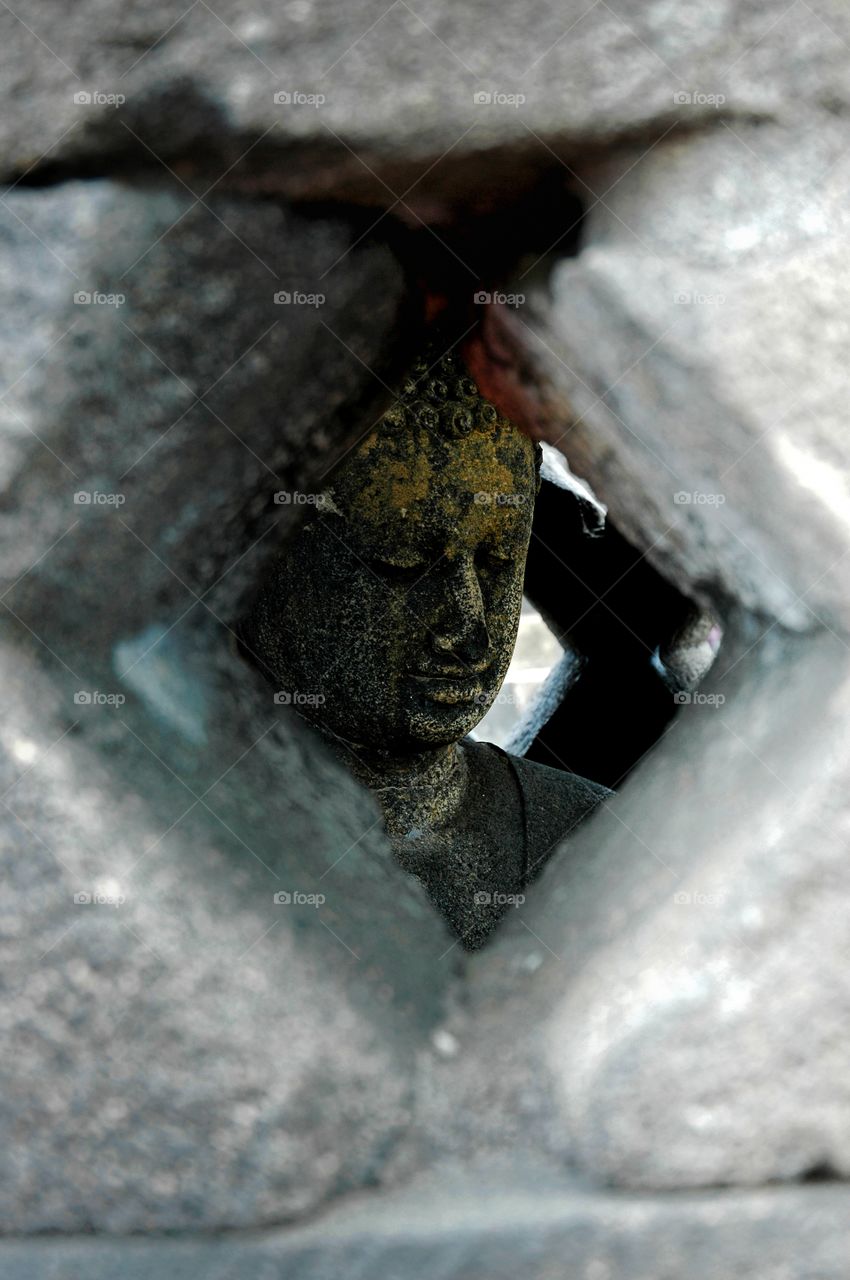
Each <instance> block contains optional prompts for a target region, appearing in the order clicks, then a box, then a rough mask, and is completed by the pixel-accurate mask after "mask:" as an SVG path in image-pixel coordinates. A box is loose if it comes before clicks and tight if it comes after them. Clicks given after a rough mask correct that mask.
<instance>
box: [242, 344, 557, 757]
mask: <svg viewBox="0 0 850 1280" xmlns="http://www.w3.org/2000/svg"><path fill="white" fill-rule="evenodd" d="M538 484H539V459H538V450H537V447H536V446H535V445H534V444H533V443H532V441H531V440H529V439H528V437H527V436H525V435H523V434H522V433H521V432H520V431H519V430H517V428H516V427H514V426H513V424H512V423H510V422H509V421H508V420H507V419H506V418H504V417H502V416H501V415H500V414H499V412H498V410H497V409H496V408H495V406H494V405H492V404H490V403H489V402H488V401H486V400H484V399H483V397H482V396H481V395H480V394H479V392H478V389H477V387H476V386H475V383H474V382H473V381H472V380H471V379H470V378H469V377H468V376H467V375H466V374H465V372H464V371H463V368H462V366H461V365H460V363H459V361H457V359H456V358H455V357H453V356H451V355H449V356H445V357H443V358H442V359H441V360H439V361H438V362H437V363H436V364H434V365H433V366H432V367H431V368H430V369H429V364H428V360H427V359H424V360H422V361H420V362H419V364H418V365H417V366H415V367H414V369H413V370H412V371H411V373H410V375H409V378H408V381H407V382H406V384H405V386H404V388H403V391H402V394H401V396H400V397H399V399H398V401H397V402H396V403H395V404H394V406H393V407H392V408H391V409H390V410H389V411H388V412H387V413H386V414H385V415H384V417H383V418H382V419H381V420H380V421H379V422H378V423H377V425H376V426H375V427H374V429H373V430H372V431H371V432H370V434H369V435H368V436H367V437H366V438H365V439H363V440H362V441H361V442H360V443H359V445H358V446H357V447H356V448H355V449H354V450H353V451H352V452H351V453H350V454H349V455H348V456H347V457H346V458H345V459H344V460H343V462H342V463H341V464H340V465H339V466H338V467H337V469H336V471H335V472H334V474H333V475H332V477H331V480H330V483H329V487H328V488H327V489H326V491H325V492H324V493H323V494H320V495H316V500H315V503H314V504H313V505H312V506H311V507H310V508H309V516H308V517H307V518H306V519H305V522H304V523H303V524H302V525H301V526H300V528H299V529H298V530H297V532H296V533H295V535H294V537H293V538H292V539H291V541H290V542H289V544H288V545H287V547H286V549H285V551H284V552H283V554H282V555H281V556H280V557H279V558H278V560H277V562H276V563H275V565H274V566H273V568H272V570H271V572H270V574H269V577H268V579H267V580H266V581H265V583H264V584H263V587H262V589H261V591H260V594H259V596H258V599H257V601H256V602H255V605H254V608H253V610H252V613H251V615H250V617H249V618H248V620H247V622H246V624H245V626H244V628H243V636H244V640H245V645H246V648H247V650H248V652H249V653H250V655H251V656H252V657H253V659H254V661H257V662H259V663H260V664H261V666H262V668H263V669H264V671H265V673H266V675H267V676H268V677H269V679H270V680H271V682H272V683H273V684H274V685H275V687H276V688H277V689H279V690H282V691H286V692H287V693H288V695H289V697H290V698H291V701H292V703H293V704H294V705H295V706H296V707H297V708H298V709H299V710H301V711H302V713H304V714H306V715H307V717H308V718H309V719H311V720H314V721H315V722H316V723H317V724H318V725H319V726H320V727H322V728H324V729H325V730H327V731H328V732H330V733H331V734H333V735H334V736H336V737H338V738H341V739H342V740H343V741H344V742H346V743H348V744H349V745H350V746H352V747H358V746H359V747H360V748H361V749H363V750H367V751H369V750H370V751H372V752H378V753H385V754H387V755H388V756H395V757H404V756H406V755H412V754H416V753H420V752H422V751H426V750H428V749H429V748H435V747H441V746H445V745H448V744H450V743H453V742H456V741H458V740H459V739H460V738H462V737H464V736H465V735H466V734H467V733H469V731H470V730H471V729H473V728H474V727H475V725H476V724H477V723H478V721H479V720H480V719H481V718H482V716H483V715H484V713H485V712H486V710H487V707H488V706H489V704H490V703H491V702H492V700H493V698H494V697H495V695H496V693H497V692H498V690H499V687H500V686H501V684H502V681H503V679H504V677H505V673H506V671H507V668H508V664H509V662H510V659H511V654H512V652H513V647H514V642H515V640H516V632H517V627H518V624H519V615H520V607H521V604H522V587H523V576H524V569H525V558H526V552H527V549H528V542H529V538H530V535H531V519H532V510H533V505H534V498H535V495H536V491H537V487H538Z"/></svg>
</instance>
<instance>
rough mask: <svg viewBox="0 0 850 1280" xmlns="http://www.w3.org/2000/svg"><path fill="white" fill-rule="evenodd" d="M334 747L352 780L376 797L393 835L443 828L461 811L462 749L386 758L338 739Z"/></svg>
mask: <svg viewBox="0 0 850 1280" xmlns="http://www.w3.org/2000/svg"><path fill="white" fill-rule="evenodd" d="M332 741H333V745H334V748H335V750H336V751H337V753H338V754H339V755H340V756H341V757H342V758H343V760H344V761H345V763H346V764H347V766H348V768H349V769H350V770H351V772H352V773H353V774H354V775H355V777H357V778H358V779H359V780H360V781H361V782H362V783H363V784H364V785H365V786H367V787H368V788H369V789H370V791H374V793H375V795H376V797H377V799H378V801H379V803H380V805H381V808H382V809H383V811H384V817H385V819H386V823H387V829H388V831H389V832H390V834H391V835H403V834H406V833H407V832H409V831H410V830H411V829H414V828H415V829H421V830H422V831H423V832H424V831H427V830H429V829H432V828H435V827H440V826H443V825H445V824H446V823H447V822H450V821H451V819H452V818H453V817H454V815H455V814H456V813H457V812H458V810H459V809H460V808H461V806H462V804H463V801H464V795H465V790H466V783H467V765H466V757H465V754H464V749H463V746H462V744H461V743H459V742H454V743H451V744H450V745H449V746H446V747H435V748H433V749H429V750H427V751H421V752H416V753H414V754H410V755H405V756H398V755H393V756H390V755H388V754H385V753H382V752H379V751H375V750H369V749H366V748H361V747H360V746H359V745H355V744H351V743H347V742H343V740H342V739H341V738H334V739H333V740H332Z"/></svg>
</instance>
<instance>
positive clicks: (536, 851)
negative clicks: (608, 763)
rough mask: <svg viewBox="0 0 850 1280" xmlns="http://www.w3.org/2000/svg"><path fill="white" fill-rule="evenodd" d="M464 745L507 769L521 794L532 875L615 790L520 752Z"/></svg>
mask: <svg viewBox="0 0 850 1280" xmlns="http://www.w3.org/2000/svg"><path fill="white" fill-rule="evenodd" d="M464 746H466V747H467V748H470V747H471V748H472V750H473V752H474V754H476V755H477V756H478V758H479V761H481V762H482V763H483V760H484V758H486V757H489V760H490V762H491V768H494V769H500V768H501V769H504V768H509V769H510V772H511V773H512V775H513V777H514V779H515V781H516V785H517V787H518V789H519V792H520V795H521V797H522V807H523V811H524V820H525V832H526V843H527V856H528V866H529V870H530V872H531V875H532V877H533V875H534V874H535V873H536V871H537V870H539V869H540V868H541V867H542V865H543V863H544V862H545V861H546V859H547V858H548V857H549V855H550V854H551V853H553V852H554V851H555V848H556V847H557V845H558V844H560V842H561V841H562V840H565V839H566V838H567V837H568V836H569V835H570V834H571V833H572V831H573V830H574V829H575V828H576V827H578V825H579V823H581V822H583V821H584V820H585V818H587V817H589V815H590V814H591V813H592V812H593V810H594V809H596V808H597V806H598V805H600V804H602V803H603V802H604V801H605V800H609V799H611V798H612V797H613V795H614V794H615V793H614V792H613V791H611V790H610V788H608V787H604V786H602V784H601V783H599V782H591V781H590V780H589V779H588V778H582V777H580V776H579V774H577V773H567V772H566V771H565V770H562V769H552V768H550V767H549V765H546V764H538V763H537V762H536V761H535V760H526V759H524V758H523V757H522V756H515V755H510V754H509V753H508V752H507V751H503V750H502V749H501V747H496V746H494V745H493V744H492V743H489V742H473V741H472V740H471V739H469V738H467V739H465V741H464ZM497 760H498V761H499V763H498V764H497Z"/></svg>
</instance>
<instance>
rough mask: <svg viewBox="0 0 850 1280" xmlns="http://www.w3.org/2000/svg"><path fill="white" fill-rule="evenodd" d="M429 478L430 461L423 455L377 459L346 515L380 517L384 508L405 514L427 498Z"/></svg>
mask: <svg viewBox="0 0 850 1280" xmlns="http://www.w3.org/2000/svg"><path fill="white" fill-rule="evenodd" d="M433 475H434V472H433V467H432V465H431V459H430V458H429V457H428V454H427V453H425V452H422V453H418V454H414V455H413V456H412V457H409V458H407V459H406V460H402V459H398V458H381V459H380V460H378V461H377V462H376V464H375V466H374V469H373V470H372V472H371V474H370V475H369V479H368V481H367V482H366V483H365V484H364V485H363V486H362V488H361V489H359V491H358V492H357V493H356V494H355V495H354V497H353V500H352V505H351V509H350V515H352V516H354V517H356V518H359V519H365V520H369V519H370V518H372V519H375V518H376V517H380V516H381V515H382V514H384V513H386V511H387V509H388V508H389V509H390V510H392V511H409V510H410V509H411V508H412V507H414V506H415V504H416V503H417V502H423V501H424V500H425V499H426V498H427V497H428V496H429V494H430V492H431V485H432V482H433Z"/></svg>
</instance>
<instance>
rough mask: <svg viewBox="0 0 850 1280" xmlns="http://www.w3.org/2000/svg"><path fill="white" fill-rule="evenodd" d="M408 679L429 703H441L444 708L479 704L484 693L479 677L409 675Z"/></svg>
mask: <svg viewBox="0 0 850 1280" xmlns="http://www.w3.org/2000/svg"><path fill="white" fill-rule="evenodd" d="M410 679H411V680H412V681H413V683H414V685H415V686H416V688H417V690H418V691H419V693H421V694H422V695H423V696H424V697H426V698H427V699H428V701H429V702H441V703H444V704H445V705H446V706H458V705H460V704H464V703H475V702H480V700H481V696H482V694H483V692H484V686H483V684H482V682H481V679H480V677H479V676H470V675H462V676H456V675H451V676H435V675H411V677H410Z"/></svg>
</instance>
